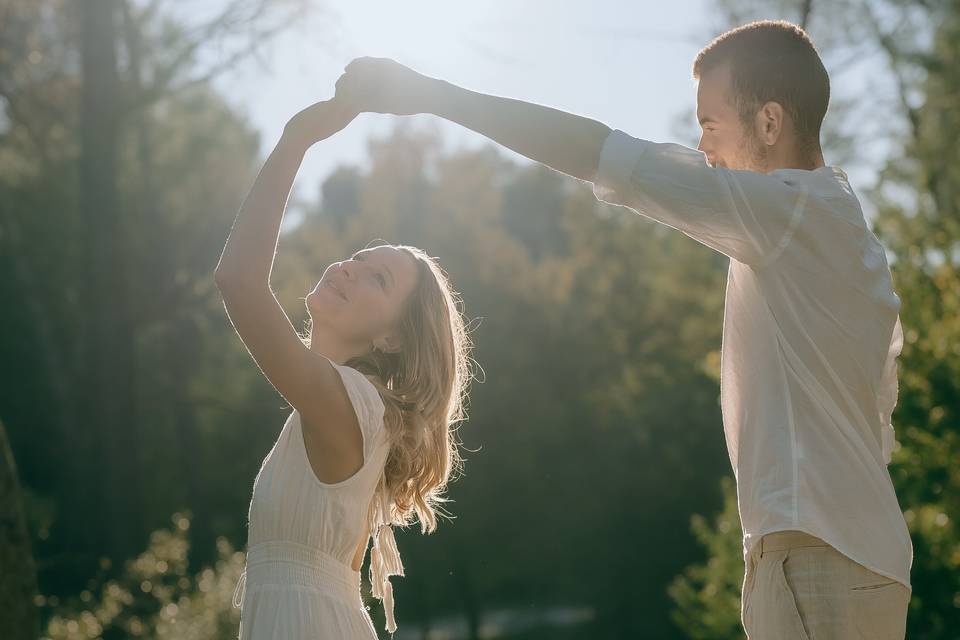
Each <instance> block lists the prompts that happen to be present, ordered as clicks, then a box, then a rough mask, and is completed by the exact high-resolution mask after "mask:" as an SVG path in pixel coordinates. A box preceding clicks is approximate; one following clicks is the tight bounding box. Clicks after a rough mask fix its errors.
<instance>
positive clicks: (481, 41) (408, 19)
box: [218, 0, 713, 197]
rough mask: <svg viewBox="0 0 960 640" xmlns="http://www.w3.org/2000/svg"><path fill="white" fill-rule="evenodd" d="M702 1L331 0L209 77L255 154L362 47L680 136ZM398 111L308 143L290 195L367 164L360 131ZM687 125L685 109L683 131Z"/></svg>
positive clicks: (457, 137)
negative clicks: (258, 136)
mask: <svg viewBox="0 0 960 640" xmlns="http://www.w3.org/2000/svg"><path fill="white" fill-rule="evenodd" d="M706 4H707V3H706V2H704V1H703V0H674V1H673V2H669V3H656V4H654V3H652V2H649V3H648V2H616V1H613V0H593V1H592V2H590V3H584V2H579V1H578V2H574V1H572V0H549V1H548V0H524V1H523V2H515V1H507V0H472V1H471V2H469V3H466V2H454V1H452V0H404V2H383V1H381V2H375V1H373V0H346V1H344V0H337V1H335V2H332V3H328V4H327V5H326V6H327V7H328V9H327V10H326V11H325V12H324V13H322V14H321V13H318V14H317V15H314V16H313V17H311V18H310V19H309V23H310V24H304V25H303V26H302V27H301V28H298V29H296V30H294V31H293V32H291V33H289V34H286V35H284V36H283V37H281V38H280V39H278V40H277V41H276V42H275V43H274V44H273V45H272V46H271V47H270V48H269V51H268V52H267V54H268V55H266V56H264V58H263V60H262V62H260V63H257V62H254V61H250V62H248V63H245V64H244V65H243V66H242V67H241V68H240V69H239V70H238V71H237V72H233V73H230V74H229V75H227V76H224V77H222V78H221V79H220V80H219V81H218V85H219V86H220V87H221V89H223V90H224V92H225V93H226V95H228V97H229V99H230V100H231V101H232V102H233V103H234V104H236V105H237V106H238V107H239V108H240V109H241V110H243V111H245V112H246V113H247V114H248V115H249V117H250V119H251V121H252V122H253V124H254V125H255V126H256V127H257V128H259V129H260V130H261V132H262V134H263V137H262V149H261V150H262V152H263V153H264V154H265V153H266V152H267V151H269V149H270V148H271V146H272V145H273V144H274V143H275V142H276V140H277V138H278V137H279V135H280V132H281V131H282V129H283V125H284V123H285V122H286V120H287V118H289V117H290V116H291V115H292V114H293V113H295V112H296V111H297V110H299V109H301V108H302V107H304V106H306V105H308V104H310V103H311V102H314V101H316V100H321V99H326V98H328V97H330V96H331V95H332V94H333V91H334V83H335V82H336V80H337V78H338V77H339V76H340V74H341V73H342V70H343V67H344V65H346V64H347V63H348V62H349V61H350V60H351V59H353V58H355V57H358V56H364V55H372V56H380V57H390V58H393V59H395V60H397V61H399V62H402V63H404V64H406V65H408V66H410V67H413V68H414V69H416V70H417V71H420V72H421V73H424V74H427V75H430V76H434V77H439V78H443V79H444V80H447V81H450V82H453V83H455V84H458V85H461V86H464V87H467V88H469V89H473V90H475V91H482V92H485V93H492V94H497V95H503V96H509V97H513V98H519V99H524V100H529V101H532V102H538V103H540V104H545V105H549V106H552V107H556V108H559V109H563V110H566V111H570V112H573V113H578V114H581V115H585V116H590V117H592V118H595V119H597V120H600V121H602V122H604V123H606V124H608V125H610V126H613V127H616V128H621V129H625V130H626V131H628V132H630V133H632V134H634V135H638V136H641V137H645V138H650V139H653V140H673V141H676V140H677V139H678V137H677V135H676V131H677V127H676V121H677V118H678V117H679V116H680V115H681V114H683V113H684V110H685V109H689V108H692V106H693V104H694V98H695V95H696V85H695V84H694V82H693V80H692V78H691V75H690V68H691V63H692V61H693V58H694V56H695V55H696V53H697V51H698V50H699V49H700V47H702V46H703V43H704V42H705V41H706V40H707V39H709V38H708V35H709V33H710V31H709V28H708V20H709V19H712V18H713V16H712V14H711V15H710V16H709V17H708V16H707V15H706V14H705V8H704V7H705V6H706ZM642 6H645V7H647V8H648V9H651V8H652V7H654V6H655V7H656V9H655V10H649V11H644V10H642ZM698 17H699V18H698ZM314 33H315V34H316V35H315V36H314V35H313V34H314ZM396 120H398V118H396V117H393V116H385V115H374V114H363V115H361V116H360V117H359V118H358V119H357V120H355V121H354V122H353V123H352V124H351V125H350V127H348V128H347V129H346V130H344V131H342V132H340V133H338V134H337V135H336V136H334V137H333V138H331V139H329V140H327V141H324V142H322V143H320V144H318V145H316V146H315V147H313V148H312V149H311V151H310V152H309V154H308V157H307V159H306V160H305V163H304V166H303V168H302V169H301V173H300V175H299V178H298V183H297V189H298V191H299V194H300V195H302V196H305V197H313V196H315V195H316V194H317V193H318V192H317V189H318V188H319V185H318V182H319V181H320V180H321V179H322V178H323V177H325V176H326V175H327V174H329V173H330V172H331V171H332V170H333V168H335V167H336V166H337V165H339V164H343V163H348V164H363V163H364V162H365V159H366V140H367V139H368V138H369V137H370V136H371V135H375V134H383V133H385V132H387V131H389V130H390V129H391V128H392V127H393V125H394V123H395V121H396ZM415 120H417V123H418V124H422V125H424V126H437V127H439V128H440V130H441V131H442V132H443V134H444V135H443V137H444V139H445V140H446V141H447V142H448V145H451V146H453V147H457V146H461V145H469V146H474V145H476V144H484V143H486V142H487V139H486V138H484V137H482V136H480V135H478V134H475V133H473V132H471V131H469V130H466V129H463V128H462V127H459V126H457V125H453V124H450V123H446V122H444V121H442V120H440V119H438V118H435V117H432V116H416V117H415ZM695 125H696V123H695V122H694V121H693V119H692V112H691V117H690V120H689V122H688V123H687V128H688V130H689V131H691V132H692V131H693V130H694V127H695ZM681 141H682V142H689V139H687V140H681ZM504 153H506V154H511V152H509V151H508V150H506V149H504ZM515 157H516V158H517V159H518V160H520V156H515Z"/></svg>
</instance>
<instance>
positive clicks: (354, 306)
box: [306, 245, 417, 343]
mask: <svg viewBox="0 0 960 640" xmlns="http://www.w3.org/2000/svg"><path fill="white" fill-rule="evenodd" d="M416 284H417V265H416V260H415V259H414V257H413V256H412V255H410V254H409V253H407V252H406V251H404V250H403V249H398V248H395V247H392V246H390V245H382V246H379V247H372V248H370V249H363V250H362V251H358V252H357V253H355V254H353V256H352V257H351V258H350V259H349V260H344V261H342V262H335V263H333V264H331V265H330V266H329V267H327V269H326V271H324V273H323V276H322V277H321V278H320V281H319V282H318V283H317V285H316V286H315V287H314V289H313V291H311V292H310V293H309V294H308V295H307V298H306V303H307V311H308V313H309V314H310V317H311V318H312V320H313V322H314V324H322V325H326V326H328V327H330V328H331V329H333V330H334V331H335V332H336V333H337V334H338V335H340V336H342V337H343V338H344V339H345V340H347V341H349V342H363V343H374V342H375V341H380V340H382V339H384V338H386V337H388V336H391V335H393V328H394V327H395V326H396V324H397V321H398V320H399V318H400V314H401V312H402V311H403V305H404V303H405V302H406V300H407V298H408V297H409V296H410V294H411V293H412V292H413V290H414V288H415V287H416Z"/></svg>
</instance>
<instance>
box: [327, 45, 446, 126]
mask: <svg viewBox="0 0 960 640" xmlns="http://www.w3.org/2000/svg"><path fill="white" fill-rule="evenodd" d="M432 80H433V79H432V78H429V77H427V76H424V75H422V74H419V73H417V72H416V71H414V70H413V69H411V68H409V67H405V66H403V65H402V64H400V63H399V62H394V61H393V60H390V59H389V58H369V57H368V58H357V59H355V60H354V61H353V62H351V63H350V64H348V65H347V66H346V68H345V69H344V73H343V75H342V76H340V79H339V80H337V99H340V98H343V99H345V100H347V101H348V102H350V103H351V104H354V105H356V106H357V108H358V109H359V110H360V111H362V112H363V111H371V112H374V113H391V114H393V115H397V116H408V115H412V114H415V113H424V112H426V111H427V109H426V104H427V103H426V101H425V97H426V94H427V90H428V89H429V87H430V85H431V81H432Z"/></svg>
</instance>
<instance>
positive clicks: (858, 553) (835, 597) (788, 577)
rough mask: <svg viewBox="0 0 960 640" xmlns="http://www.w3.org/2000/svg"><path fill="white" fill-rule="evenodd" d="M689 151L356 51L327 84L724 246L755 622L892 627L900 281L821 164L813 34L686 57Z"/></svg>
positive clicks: (746, 40)
mask: <svg viewBox="0 0 960 640" xmlns="http://www.w3.org/2000/svg"><path fill="white" fill-rule="evenodd" d="M693 72H694V77H695V78H697V79H698V80H699V86H698V91H697V117H698V119H699V121H700V125H701V127H702V130H703V135H702V137H701V139H700V144H699V145H698V150H696V151H695V150H693V149H689V148H687V147H683V146H680V145H675V144H656V143H653V142H648V141H646V140H641V139H637V138H633V137H631V136H629V135H627V134H626V133H624V132H622V131H611V130H610V129H609V128H608V127H606V126H605V125H603V124H601V123H599V122H596V121H594V120H590V119H587V118H582V117H578V116H575V115H571V114H568V113H563V112H561V111H557V110H555V109H550V108H547V107H543V106H539V105H534V104H529V103H525V102H520V101H516V100H510V99H506V98H499V97H494V96H488V95H483V94H479V93H475V92H472V91H468V90H466V89H462V88H459V87H456V86H453V85H451V84H448V83H445V82H443V81H440V80H436V79H433V78H428V77H426V76H423V75H420V74H418V73H416V72H414V71H412V70H410V69H408V68H406V67H403V66H402V65H399V64H397V63H395V62H393V61H390V60H384V59H376V58H361V59H358V60H355V61H354V62H352V63H351V64H350V65H348V66H347V68H346V73H345V74H344V75H343V76H342V77H341V78H340V80H339V81H338V82H337V94H338V96H342V97H344V98H346V99H349V100H353V101H355V103H356V106H357V108H359V109H361V110H363V111H374V112H380V113H393V114H398V115H406V114H414V113H432V114H435V115H438V116H440V117H443V118H446V119H448V120H451V121H453V122H457V123H459V124H461V125H463V126H466V127H468V128H470V129H473V130H474V131H477V132H479V133H482V134H484V135H485V136H487V137H489V138H491V139H493V140H495V141H497V142H499V143H500V144H503V145H504V146H506V147H509V148H510V149H513V150H514V151H517V152H519V153H521V154H523V155H525V156H527V157H528V158H531V159H533V160H536V161H538V162H541V163H543V164H545V165H547V166H549V167H552V168H553V169H556V170H558V171H562V172H563V173H566V174H569V175H571V176H574V177H576V178H579V179H581V180H587V181H590V182H592V183H593V185H594V187H593V188H594V193H595V194H596V196H597V197H598V198H599V199H601V200H603V201H606V202H609V203H612V204H617V205H623V206H627V207H629V208H631V209H633V210H635V211H637V212H638V213H640V214H642V215H644V216H647V217H649V218H652V219H654V220H657V221H659V222H661V223H664V224H667V225H669V226H671V227H673V228H676V229H679V230H680V231H682V232H683V233H685V234H686V235H688V236H690V237H692V238H694V239H695V240H697V241H699V242H701V243H703V244H705V245H707V246H708V247H711V248H713V249H715V250H716V251H719V252H721V253H723V254H725V255H727V256H729V258H730V265H729V271H728V280H727V291H726V302H725V315H724V328H723V347H722V362H721V384H720V386H721V403H722V409H723V420H724V432H725V435H726V443H727V449H728V452H729V455H730V462H731V464H732V466H733V470H734V475H735V476H736V479H737V496H738V503H739V508H740V516H741V521H742V523H743V532H744V539H743V544H744V558H745V562H746V575H745V577H744V583H743V598H742V609H741V619H742V622H743V625H744V628H745V629H746V631H747V634H748V636H749V637H750V638H751V640H768V639H771V640H772V639H792V638H797V639H807V638H809V639H811V640H826V639H832V638H871V639H873V640H876V639H886V638H890V639H893V638H896V639H902V638H903V637H904V633H905V625H906V612H907V605H908V602H909V599H910V566H911V564H912V555H913V550H912V547H911V543H910V537H909V534H908V531H907V528H906V523H905V522H904V519H903V515H902V513H901V510H900V507H899V504H898V502H897V497H896V494H895V493H894V489H893V484H892V482H891V480H890V475H889V473H888V472H887V468H886V465H887V464H888V463H889V461H890V454H891V451H892V449H893V445H894V438H893V427H892V426H891V424H890V416H891V413H892V411H893V408H894V405H895V404H896V397H897V380H896V357H897V355H898V354H899V352H900V348H901V345H902V332H901V328H900V322H899V316H898V313H899V306H900V300H899V298H898V297H897V296H896V294H895V293H894V291H893V288H892V284H891V277H890V270H889V267H888V265H887V262H886V257H885V254H884V250H883V248H882V247H881V245H880V243H879V242H878V241H877V238H876V237H875V236H874V234H873V233H872V232H871V231H870V229H869V228H868V226H867V224H866V222H865V220H864V217H863V213H862V211H861V208H860V204H859V202H858V201H857V198H856V196H855V195H854V193H853V191H852V189H851V187H850V185H849V183H848V181H847V177H846V175H845V174H844V173H843V171H841V170H840V169H838V168H836V167H831V166H825V165H824V160H823V155H822V153H821V149H820V141H819V135H820V125H821V123H822V121H823V117H824V115H825V113H826V110H827V103H828V101H829V93H830V88H829V78H828V76H827V72H826V70H825V69H824V67H823V64H822V62H821V60H820V57H819V55H818V54H817V52H816V49H815V48H814V46H813V43H812V42H811V40H810V38H809V37H808V35H807V34H806V33H805V32H804V31H803V30H802V29H800V28H799V27H797V26H795V25H792V24H790V23H786V22H772V21H762V22H755V23H751V24H747V25H744V26H742V27H739V28H737V29H734V30H732V31H729V32H727V33H724V34H722V35H721V36H719V37H718V38H716V39H715V40H714V41H713V42H712V43H710V44H709V45H708V46H707V47H706V48H704V49H703V51H701V52H700V54H699V55H698V56H697V59H696V61H695V63H694V68H693Z"/></svg>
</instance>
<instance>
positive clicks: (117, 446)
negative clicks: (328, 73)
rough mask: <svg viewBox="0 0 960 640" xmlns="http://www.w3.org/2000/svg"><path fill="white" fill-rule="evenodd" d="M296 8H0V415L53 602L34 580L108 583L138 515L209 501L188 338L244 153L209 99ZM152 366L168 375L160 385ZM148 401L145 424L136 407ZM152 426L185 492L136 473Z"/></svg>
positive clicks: (233, 126) (147, 522) (121, 3)
mask: <svg viewBox="0 0 960 640" xmlns="http://www.w3.org/2000/svg"><path fill="white" fill-rule="evenodd" d="M305 2H306V0H302V1H301V0H284V1H283V2H271V1H268V0H262V1H261V0H256V1H248V0H230V1H229V2H224V3H221V6H220V7H219V9H218V12H217V13H216V14H214V15H212V16H210V17H209V18H207V19H205V20H203V21H200V22H199V23H197V24H189V25H188V24H184V23H183V22H182V21H180V22H178V21H176V20H173V19H171V18H170V17H169V16H168V15H167V12H166V11H165V10H167V11H169V7H164V3H162V2H151V3H137V2H132V1H127V0H97V1H95V2H89V3H79V4H75V3H63V2H60V1H57V0H43V1H41V2H20V1H16V0H8V1H4V2H0V16H2V19H0V98H2V106H3V114H4V117H3V119H2V123H0V125H2V126H0V166H2V167H3V169H4V170H3V172H2V176H3V177H2V178H0V194H2V197H0V263H2V265H3V267H4V268H3V269H2V271H0V273H2V277H0V293H2V294H3V296H4V299H5V300H9V301H11V304H10V305H9V307H8V308H9V309H10V310H11V313H9V314H7V313H4V314H2V319H0V322H2V327H3V329H4V337H5V339H4V340H2V341H0V354H2V357H0V362H2V363H3V367H2V369H0V375H2V382H3V387H4V394H3V395H2V397H0V415H2V416H3V417H4V418H5V419H6V420H7V423H8V425H10V431H11V440H12V445H13V448H14V450H17V451H30V452H31V455H27V456H22V457H21V469H22V471H23V477H24V482H25V484H27V485H29V487H30V488H31V489H34V490H35V491H28V492H26V496H27V499H28V504H27V512H28V514H34V513H36V514H41V515H42V517H43V521H39V522H31V528H32V529H34V530H35V532H36V534H37V535H38V536H39V537H40V542H41V544H40V545H39V551H38V558H39V562H38V566H39V567H40V569H41V582H42V583H45V586H46V587H52V588H54V589H57V588H58V587H57V586H56V585H55V584H51V583H50V582H48V581H45V580H44V579H43V578H44V572H49V573H50V575H56V576H57V579H58V580H65V581H66V582H67V583H70V582H71V581H72V583H73V584H78V581H79V580H80V579H81V577H82V576H85V575H89V573H90V572H91V571H92V570H93V569H94V567H95V566H96V562H97V560H96V558H97V556H98V555H101V554H105V555H108V556H110V557H112V558H113V560H114V562H115V563H117V564H118V566H119V561H120V560H122V559H123V558H126V557H128V556H129V555H130V554H131V553H133V552H134V551H135V550H136V549H137V548H139V546H140V544H141V542H142V540H143V539H144V537H145V535H146V532H147V531H148V529H149V528H150V527H151V526H152V525H153V524H155V523H156V520H157V518H158V515H157V514H158V512H157V511H150V510H149V505H150V501H151V500H156V499H160V500H165V501H173V500H179V499H183V498H184V493H185V494H186V500H187V501H191V500H195V499H206V494H205V492H204V489H205V488H207V487H209V486H211V485H206V486H204V485H201V484H199V483H195V484H193V485H192V486H191V485H190V483H191V481H192V479H193V478H195V477H196V469H200V468H203V465H202V464H201V458H199V457H198V456H200V455H201V453H202V447H201V446H200V442H199V435H198V434H199V430H200V426H199V425H198V424H197V423H195V422H194V421H193V420H192V418H193V415H194V411H193V409H192V405H193V403H192V400H191V399H190V398H188V397H187V393H188V390H189V388H190V384H191V378H192V375H193V372H194V371H195V369H196V368H199V367H197V366H196V364H197V363H196V358H197V357H199V356H198V353H199V351H198V348H197V345H198V344H202V343H203V341H202V340H201V338H200V337H198V335H197V329H196V324H197V323H199V324H200V325H201V326H202V320H199V319H198V313H199V314H200V316H201V317H202V316H203V314H206V315H207V316H208V317H209V316H211V315H214V314H216V315H218V316H219V315H222V311H221V310H219V309H218V308H217V306H216V305H214V304H212V303H211V302H210V299H209V296H208V295H205V293H204V283H206V282H207V281H209V279H210V278H209V273H210V270H211V269H212V266H213V263H214V261H215V251H216V247H218V246H219V245H220V244H221V242H222V238H221V236H222V235H223V234H225V233H226V228H227V227H228V226H229V222H230V220H231V219H232V216H233V213H234V211H235V209H236V206H237V204H238V202H239V199H240V197H242V193H243V191H244V189H245V188H246V187H247V185H248V182H249V178H250V175H251V173H252V171H253V169H254V162H255V155H256V151H257V148H256V146H257V141H256V137H255V135H254V134H252V133H251V132H250V131H249V130H248V129H247V127H246V124H245V123H243V122H242V121H241V118H240V117H239V116H236V115H234V114H232V113H230V112H229V110H228V109H226V107H225V106H224V104H223V101H222V99H221V98H220V97H219V96H214V95H213V94H211V93H210V91H209V87H208V84H209V81H210V80H211V79H212V78H213V77H215V76H216V75H217V74H218V73H220V72H222V71H224V70H226V69H228V68H230V67H231V66H232V65H234V64H236V63H237V62H238V61H239V60H242V59H244V58H245V57H247V56H249V55H251V54H252V53H254V52H256V51H258V50H259V49H260V48H261V47H263V46H264V45H265V43H267V42H269V41H270V39H271V37H272V36H274V35H275V34H277V33H279V32H280V31H282V30H283V29H285V28H287V27H288V26H289V25H290V24H291V22H292V21H293V20H295V19H299V18H300V17H301V16H302V10H303V9H304V7H305ZM211 47H215V48H216V49H217V52H216V53H212V54H206V55H201V54H204V53H205V52H207V50H208V48H211ZM225 115H229V116H230V117H224V116H225ZM204 118H206V120H205V119H204ZM211 125H213V126H211ZM201 126H203V127H204V129H203V130H201V128H200V127H201ZM217 135H219V136H220V137H218V138H214V137H213V136H217ZM155 136H165V137H164V138H163V139H162V140H160V141H159V142H158V141H156V140H155V139H154V137H155ZM204 143H206V145H207V146H206V147H202V145H203V144H204ZM164 152H165V153H166V154H167V155H161V154H162V153H164ZM216 153H223V156H222V157H220V158H215V154H216ZM185 176H186V177H185ZM211 187H212V188H211ZM158 258H159V259H158ZM8 267H9V268H8ZM184 318H190V319H191V320H185V319H184ZM158 325H161V326H162V327H163V330H158ZM212 325H213V323H212V322H208V323H207V328H209V327H210V326H212ZM216 330H217V331H219V327H217V329H216ZM174 334H176V338H175V339H173V338H172V337H171V336H173V335H174ZM163 340H168V341H172V342H175V343H176V345H177V347H178V348H177V349H157V348H156V347H157V341H163ZM151 350H153V352H160V353H162V354H163V355H164V356H167V357H169V358H171V359H172V360H173V362H172V363H167V364H169V365H170V366H166V365H164V366H162V367H161V368H157V367H156V362H150V361H149V357H150V354H151ZM178 356H184V357H178ZM186 356H191V357H186ZM174 365H175V366H179V369H175V368H174V369H173V370H172V371H171V368H172V367H174ZM158 371H164V372H171V373H172V375H170V377H169V378H165V379H161V376H159V375H157V372H158ZM161 392H162V393H164V394H165V400H164V402H163V403H162V405H161V409H160V411H158V412H153V411H150V409H154V408H155V407H145V406H144V405H143V403H144V402H150V401H154V399H155V394H157V393H161ZM152 396H153V397H152ZM40 398H44V399H48V400H49V401H47V402H38V401H37V400H38V399H40ZM164 420H167V421H169V422H170V423H171V424H172V426H173V427H174V428H175V429H176V430H175V431H174V434H175V435H176V436H177V437H178V438H179V440H178V441H177V443H176V444H177V446H178V447H179V451H180V455H178V456H176V457H175V458H173V459H174V460H175V464H174V465H172V466H170V469H171V471H173V470H176V474H177V476H178V479H177V481H176V484H178V485H179V483H180V480H179V478H185V479H186V482H187V484H188V487H187V491H186V492H183V491H178V492H173V493H171V492H169V491H165V487H164V486H163V485H162V484H161V483H163V482H166V483H167V484H169V480H170V475H169V474H168V475H166V476H165V475H163V474H160V473H151V474H144V473H143V466H144V463H145V462H149V461H150V459H151V456H154V455H155V453H156V451H157V448H156V447H153V446H150V445H152V444H153V443H152V442H151V440H152V439H153V438H154V437H155V435H156V432H155V429H160V428H162V427H163V426H164ZM26 424H30V425H31V429H25V428H19V426H20V425H26ZM169 440H170V439H169V438H167V439H166V441H168V442H169ZM40 443H43V444H42V446H41V444H40ZM168 448H169V447H168ZM158 485H159V486H158ZM54 496H56V499H53V500H51V498H53V497H54ZM34 500H35V501H36V505H35V506H36V507H37V508H36V509H34V508H33V507H32V505H31V504H30V503H29V502H33V501H34ZM51 505H52V508H51ZM179 506H184V505H183V504H182V503H181V504H178V505H170V504H164V505H163V511H162V512H160V513H169V512H170V511H171V510H172V509H173V508H177V507H179ZM201 513H203V514H204V517H203V518H200V519H199V520H200V522H201V523H203V524H204V525H206V523H207V521H208V519H207V518H206V515H207V513H208V510H205V509H204V510H201ZM151 520H153V522H151ZM199 528H201V529H204V530H207V531H208V533H207V535H206V536H205V538H206V540H207V541H208V542H211V543H212V538H213V536H212V535H211V534H210V533H209V531H210V530H209V529H208V528H207V527H206V526H202V527H199Z"/></svg>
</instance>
